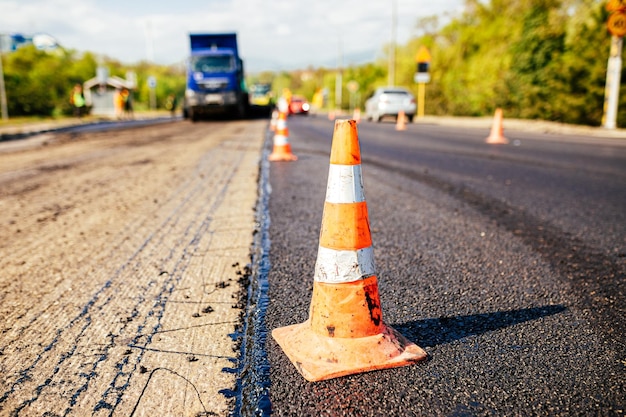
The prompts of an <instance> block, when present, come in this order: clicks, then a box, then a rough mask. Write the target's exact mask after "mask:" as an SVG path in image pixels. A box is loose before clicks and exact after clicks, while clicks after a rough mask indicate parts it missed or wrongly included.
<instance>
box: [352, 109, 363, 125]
mask: <svg viewBox="0 0 626 417" xmlns="http://www.w3.org/2000/svg"><path fill="white" fill-rule="evenodd" d="M352 118H353V119H354V121H355V122H357V123H361V109H359V108H358V107H357V108H356V109H354V112H353V113H352Z"/></svg>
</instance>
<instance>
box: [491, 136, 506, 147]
mask: <svg viewBox="0 0 626 417" xmlns="http://www.w3.org/2000/svg"><path fill="white" fill-rule="evenodd" d="M487 143H490V144H493V145H507V144H508V143H509V140H508V139H507V138H505V137H504V136H502V135H497V136H493V135H492V136H489V137H488V138H487Z"/></svg>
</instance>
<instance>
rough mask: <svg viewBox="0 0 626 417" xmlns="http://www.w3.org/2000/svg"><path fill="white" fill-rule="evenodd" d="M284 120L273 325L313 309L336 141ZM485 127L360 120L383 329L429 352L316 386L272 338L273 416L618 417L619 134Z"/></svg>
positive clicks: (621, 292)
mask: <svg viewBox="0 0 626 417" xmlns="http://www.w3.org/2000/svg"><path fill="white" fill-rule="evenodd" d="M288 126H289V133H290V136H289V137H290V142H291V144H292V148H293V152H294V153H295V154H296V155H297V156H298V158H299V159H298V161H296V162H283V163H278V162H277V163H272V164H271V166H270V167H269V181H270V184H271V196H270V198H269V215H270V219H271V221H270V226H269V238H270V241H271V249H270V252H269V253H270V256H269V259H270V263H271V269H270V270H269V273H268V282H269V307H268V310H267V315H266V317H265V326H266V330H267V331H268V332H269V331H271V330H272V329H274V328H277V327H281V326H285V325H290V324H295V323H300V322H302V321H304V320H306V318H307V317H308V314H309V305H310V301H311V291H312V283H313V273H314V267H315V261H316V256H317V249H318V237H319V231H320V226H321V217H322V209H323V205H324V196H325V192H326V181H327V173H328V164H329V152H330V143H331V138H332V134H333V122H331V121H329V120H327V119H325V118H323V117H309V118H306V117H301V118H298V117H292V118H290V119H289V124H288ZM505 128H506V122H505ZM488 134H489V130H488V129H473V128H464V127H462V126H456V127H454V126H449V127H444V126H437V125H429V124H412V125H409V126H408V128H407V130H405V131H397V130H396V129H395V125H394V124H393V123H381V124H377V123H372V122H362V123H360V124H359V137H360V140H361V152H362V158H363V162H362V171H363V180H364V185H365V196H366V201H367V205H368V209H369V220H370V225H371V229H372V240H373V244H374V256H375V261H376V266H377V271H378V278H379V286H380V292H381V302H382V311H383V319H384V320H385V322H387V323H388V324H389V325H391V326H393V327H394V328H396V329H397V330H399V331H400V332H401V333H402V334H404V335H405V336H406V337H407V338H409V339H410V340H411V341H413V342H415V343H416V344H417V345H419V346H421V347H422V348H424V349H425V350H426V351H427V353H428V355H429V358H428V360H427V361H425V362H421V363H417V364H414V365H412V366H407V367H402V368H395V369H388V370H382V371H374V372H368V373H363V374H358V375H352V376H347V377H341V378H337V379H332V380H327V381H321V382H314V383H311V382H307V381H305V380H304V379H303V378H302V377H301V376H300V374H298V373H297V371H296V368H295V366H294V365H292V364H291V363H290V362H289V360H288V359H287V357H286V356H285V355H284V353H283V352H282V351H281V349H280V348H279V346H278V345H277V344H276V342H275V341H274V340H273V339H272V338H271V337H268V339H267V357H268V362H269V365H270V368H269V369H270V370H269V378H270V380H271V388H270V391H269V392H270V399H271V408H272V412H273V414H272V415H277V416H504V415H506V416H555V415H558V416H573V415H576V416H578V415H581V416H584V415H589V416H620V415H624V413H625V408H626V337H625V336H626V320H625V319H624V317H626V308H625V306H626V295H625V275H626V274H625V272H626V265H625V258H626V210H625V209H626V146H625V145H626V142H624V140H623V139H603V138H597V137H596V138H591V137H582V136H580V137H577V136H562V135H556V134H542V133H525V132H521V131H512V130H511V131H509V130H506V129H505V135H506V136H507V138H508V139H509V140H510V144H508V145H487V144H486V143H485V139H486V137H487V136H488Z"/></svg>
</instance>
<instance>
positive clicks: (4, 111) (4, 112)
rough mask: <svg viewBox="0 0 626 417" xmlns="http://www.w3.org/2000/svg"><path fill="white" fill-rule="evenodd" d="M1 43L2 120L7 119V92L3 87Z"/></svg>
mask: <svg viewBox="0 0 626 417" xmlns="http://www.w3.org/2000/svg"><path fill="white" fill-rule="evenodd" d="M2 55H3V54H2V43H1V42H0V108H2V120H3V121H5V122H6V121H7V120H9V109H8V106H7V94H6V90H5V89H4V70H3V69H2Z"/></svg>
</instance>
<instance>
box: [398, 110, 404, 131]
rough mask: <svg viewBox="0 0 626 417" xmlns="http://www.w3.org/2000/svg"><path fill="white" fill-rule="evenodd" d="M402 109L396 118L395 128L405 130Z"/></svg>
mask: <svg viewBox="0 0 626 417" xmlns="http://www.w3.org/2000/svg"><path fill="white" fill-rule="evenodd" d="M404 117H405V116H404V110H400V113H398V118H397V119H396V130H406V121H405V120H404Z"/></svg>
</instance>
